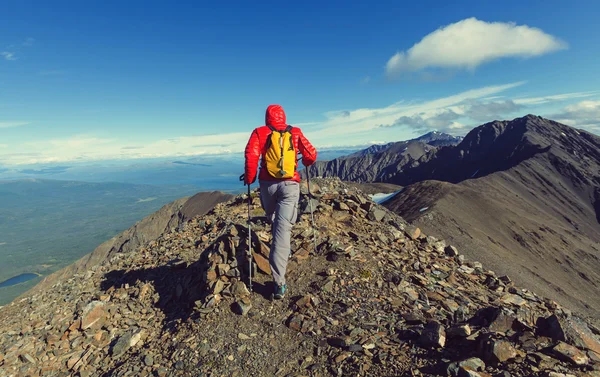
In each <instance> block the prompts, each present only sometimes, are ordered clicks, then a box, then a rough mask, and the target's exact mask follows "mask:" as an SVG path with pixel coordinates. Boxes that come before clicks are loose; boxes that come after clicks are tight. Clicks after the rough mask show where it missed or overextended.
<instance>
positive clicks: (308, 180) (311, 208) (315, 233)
mask: <svg viewBox="0 0 600 377" xmlns="http://www.w3.org/2000/svg"><path fill="white" fill-rule="evenodd" d="M309 168H310V166H307V167H306V183H307V185H308V205H309V206H310V220H311V222H312V228H313V244H314V245H313V248H314V250H313V252H314V253H315V254H317V228H316V227H315V214H314V212H315V211H314V209H313V200H312V199H313V197H312V193H311V192H310V171H309Z"/></svg>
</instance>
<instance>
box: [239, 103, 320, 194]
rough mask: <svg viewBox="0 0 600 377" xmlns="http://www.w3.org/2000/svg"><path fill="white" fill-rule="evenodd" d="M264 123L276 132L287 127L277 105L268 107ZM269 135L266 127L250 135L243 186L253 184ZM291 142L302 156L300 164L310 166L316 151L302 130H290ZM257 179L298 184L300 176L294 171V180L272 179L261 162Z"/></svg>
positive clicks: (280, 109) (281, 109) (315, 156)
mask: <svg viewBox="0 0 600 377" xmlns="http://www.w3.org/2000/svg"><path fill="white" fill-rule="evenodd" d="M265 123H266V124H267V125H270V126H273V127H275V128H276V129H278V130H283V129H285V128H286V127H287V124H286V122H285V112H284V111H283V108H282V107H281V106H279V105H270V106H269V107H268V108H267V113H266V114H265ZM270 134H271V130H270V129H269V127H267V126H262V127H258V128H256V129H255V130H254V131H252V135H250V140H248V144H247V145H246V152H245V155H246V166H245V179H244V183H245V184H251V183H254V181H255V180H256V170H257V168H258V162H259V159H261V157H262V156H264V154H265V152H266V150H265V149H266V148H265V147H266V145H267V138H268V137H269V135H270ZM292 142H293V143H294V149H295V150H296V151H299V152H300V153H301V154H302V164H303V165H304V166H310V165H312V164H314V163H315V161H316V160H317V150H316V149H315V147H313V146H312V144H311V143H310V142H309V141H308V140H307V139H306V138H305V137H304V135H303V134H302V130H300V129H299V128H298V127H294V128H292ZM258 179H259V180H261V181H277V180H282V181H285V180H294V181H296V182H300V174H298V172H297V171H296V173H295V174H294V178H289V179H280V178H275V177H272V176H271V175H270V174H269V172H268V171H267V169H266V168H264V166H263V164H262V162H261V169H260V173H259V175H258Z"/></svg>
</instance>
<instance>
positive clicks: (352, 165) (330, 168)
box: [303, 131, 462, 182]
mask: <svg viewBox="0 0 600 377" xmlns="http://www.w3.org/2000/svg"><path fill="white" fill-rule="evenodd" d="M461 140H462V138H461V137H455V136H452V135H448V134H445V133H441V132H437V131H434V132H430V133H428V134H425V135H423V136H421V137H419V138H416V139H412V140H407V141H400V142H392V143H388V144H382V145H372V146H370V147H368V148H366V149H363V150H361V151H358V152H355V153H352V154H350V155H347V156H343V157H339V158H336V159H333V160H331V161H318V162H317V163H315V164H314V165H313V166H311V167H310V174H311V175H314V176H319V177H339V178H340V179H342V180H345V181H354V182H374V181H381V182H386V181H388V180H389V178H390V177H391V176H393V175H394V174H395V173H396V172H397V171H402V170H404V169H406V168H409V167H414V166H417V165H418V163H419V162H418V161H419V159H420V158H421V157H423V156H424V155H426V154H428V153H430V152H433V151H435V150H437V149H438V148H440V147H444V146H451V145H456V144H458V143H460V142H461ZM303 174H305V171H303Z"/></svg>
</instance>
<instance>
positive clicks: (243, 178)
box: [240, 174, 256, 186]
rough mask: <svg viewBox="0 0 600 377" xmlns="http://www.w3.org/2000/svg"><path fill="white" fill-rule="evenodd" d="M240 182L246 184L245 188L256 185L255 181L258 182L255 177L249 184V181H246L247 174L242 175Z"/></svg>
mask: <svg viewBox="0 0 600 377" xmlns="http://www.w3.org/2000/svg"><path fill="white" fill-rule="evenodd" d="M240 181H242V182H244V186H248V185H251V184H253V183H254V181H256V177H254V180H253V181H252V182H248V180H247V179H246V174H242V175H240Z"/></svg>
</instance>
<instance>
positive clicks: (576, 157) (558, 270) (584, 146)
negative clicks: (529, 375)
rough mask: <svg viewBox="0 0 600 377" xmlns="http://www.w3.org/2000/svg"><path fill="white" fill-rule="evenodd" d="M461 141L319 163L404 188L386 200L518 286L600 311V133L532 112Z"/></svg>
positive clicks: (325, 169)
mask: <svg viewBox="0 0 600 377" xmlns="http://www.w3.org/2000/svg"><path fill="white" fill-rule="evenodd" d="M456 141H457V140H453V139H450V140H448V142H447V144H448V145H446V146H443V147H441V148H436V147H433V146H431V145H430V144H428V143H423V142H419V141H418V140H417V141H407V142H399V143H390V144H387V145H385V146H374V147H372V148H369V149H366V150H364V151H361V152H358V153H355V154H352V155H349V156H346V157H341V158H338V159H336V160H333V161H329V162H326V163H325V162H324V163H321V164H320V165H319V166H318V167H317V168H316V169H315V170H316V171H318V174H319V175H325V176H334V175H335V176H339V177H340V178H342V179H346V180H353V181H357V182H383V183H388V184H396V185H400V186H403V187H405V188H404V190H403V191H402V192H400V193H399V194H398V195H396V196H395V197H394V198H393V199H391V200H390V201H388V202H386V204H385V205H386V206H387V207H388V208H389V209H392V210H394V211H395V212H396V213H398V214H400V215H401V216H402V217H404V218H405V219H407V220H409V221H411V222H413V223H414V224H415V225H417V226H419V227H421V228H422V229H423V230H424V231H425V232H426V233H427V234H432V235H434V236H437V237H440V238H443V239H448V240H449V241H450V242H452V243H453V244H456V245H457V246H459V247H460V249H461V250H463V251H464V253H465V254H466V255H467V256H468V257H471V258H474V259H479V260H481V261H482V262H484V264H485V265H487V266H489V267H490V268H492V269H494V270H496V271H499V272H501V273H505V274H509V275H510V276H511V277H514V278H515V279H516V280H517V281H518V282H519V283H520V284H522V285H524V286H527V287H529V288H530V289H533V290H535V291H538V292H542V293H543V294H545V295H547V296H549V297H553V298H555V299H556V300H558V301H560V302H562V303H563V304H564V305H567V306H569V307H570V308H573V309H575V310H578V311H581V312H584V313H587V314H589V315H592V316H595V317H598V316H599V313H600V296H598V290H599V289H600V137H598V136H596V135H594V134H591V133H589V132H586V131H584V130H579V129H575V128H572V127H569V126H567V125H564V124H560V123H558V122H555V121H552V120H549V119H544V118H541V117H537V116H534V115H527V116H525V117H522V118H517V119H514V120H512V121H494V122H491V123H487V124H484V125H482V126H479V127H477V128H475V129H473V130H472V131H471V132H469V134H468V135H467V136H466V137H465V138H464V139H463V140H460V142H456ZM315 170H313V172H314V171H315ZM313 174H315V173H313Z"/></svg>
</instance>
